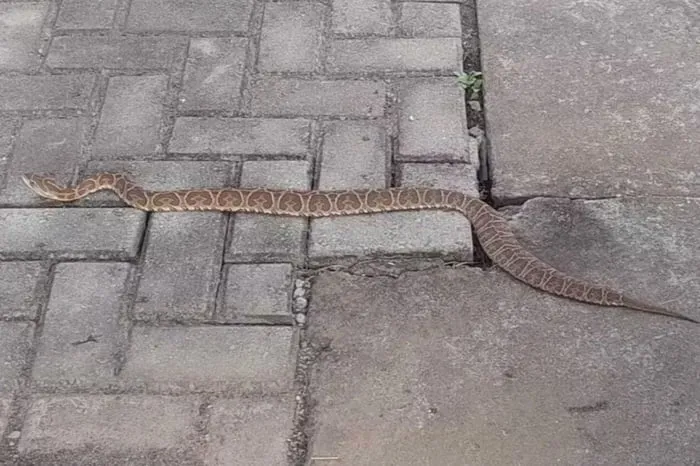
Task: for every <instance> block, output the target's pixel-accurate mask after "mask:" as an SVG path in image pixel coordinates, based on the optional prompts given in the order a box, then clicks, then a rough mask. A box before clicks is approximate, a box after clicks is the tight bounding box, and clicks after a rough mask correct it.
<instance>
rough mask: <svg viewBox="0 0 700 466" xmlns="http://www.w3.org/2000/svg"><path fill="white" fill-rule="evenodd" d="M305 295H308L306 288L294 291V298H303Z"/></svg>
mask: <svg viewBox="0 0 700 466" xmlns="http://www.w3.org/2000/svg"><path fill="white" fill-rule="evenodd" d="M305 294H306V290H305V289H304V288H295V289H294V297H295V298H303V297H304V295H305Z"/></svg>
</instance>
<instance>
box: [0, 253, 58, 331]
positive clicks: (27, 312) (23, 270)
mask: <svg viewBox="0 0 700 466" xmlns="http://www.w3.org/2000/svg"><path fill="white" fill-rule="evenodd" d="M47 274H48V270H47V265H46V264H42V263H40V262H0V303H1V304H0V317H2V318H6V319H8V318H11V319H18V318H24V319H34V318H36V315H37V311H38V310H39V306H40V305H41V298H42V297H43V292H42V287H43V286H44V284H45V283H46V279H47Z"/></svg>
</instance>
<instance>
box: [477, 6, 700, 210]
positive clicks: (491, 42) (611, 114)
mask: <svg viewBox="0 0 700 466" xmlns="http://www.w3.org/2000/svg"><path fill="white" fill-rule="evenodd" d="M690 5H692V7H691V6H690ZM569 6H571V8H569ZM543 31H547V32H546V33H543ZM479 35H480V36H481V37H480V42H481V44H482V46H483V48H482V51H481V57H482V62H483V72H484V76H485V86H486V88H487V92H486V93H485V94H484V98H485V107H486V108H487V109H488V116H487V118H488V122H487V125H488V127H489V144H490V154H491V169H492V174H493V175H492V180H493V191H492V193H493V195H494V197H495V198H496V199H497V200H498V201H499V202H503V201H504V200H506V199H522V198H532V197H534V196H551V197H578V198H582V197H613V196H617V195H632V196H644V195H653V196H698V194H700V183H699V182H698V168H697V167H698V138H697V135H698V134H700V118H699V117H698V102H700V86H698V69H697V64H698V58H697V55H698V52H697V50H698V42H699V41H700V28H699V27H698V9H697V2H680V3H674V2H657V1H654V0H641V1H636V2H625V1H621V0H613V1H610V2H605V3H602V4H598V3H591V2H578V3H575V4H572V5H568V6H567V4H565V3H562V2H559V1H557V0H547V1H542V2H539V4H538V6H537V8H532V5H528V4H526V3H523V2H521V1H516V0H507V1H504V2H482V4H480V5H479ZM661 80H663V83H664V84H662V85H660V82H661ZM582 83H585V86H582V85H581V84H582ZM591 89H595V90H596V91H595V92H591V91H590V90H591Z"/></svg>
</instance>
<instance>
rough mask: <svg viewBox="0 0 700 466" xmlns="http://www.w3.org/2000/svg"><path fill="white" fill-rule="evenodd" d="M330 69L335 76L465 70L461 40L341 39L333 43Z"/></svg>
mask: <svg viewBox="0 0 700 466" xmlns="http://www.w3.org/2000/svg"><path fill="white" fill-rule="evenodd" d="M328 69H329V70H330V71H332V72H335V73H357V72H361V71H367V72H369V71H436V72H449V73H453V72H455V71H458V70H461V69H462V45H461V42H460V40H459V39H458V38H451V37H446V38H425V39H423V38H420V39H412V38H411V39H404V38H401V39H398V38H397V39H393V38H391V39H389V38H386V39H385V38H371V39H340V40H334V41H332V42H331V44H330V52H329V56H328Z"/></svg>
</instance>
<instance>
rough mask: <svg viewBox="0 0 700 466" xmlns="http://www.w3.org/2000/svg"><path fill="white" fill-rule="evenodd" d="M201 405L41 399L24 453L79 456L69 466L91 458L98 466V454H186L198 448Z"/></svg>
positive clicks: (27, 427)
mask: <svg viewBox="0 0 700 466" xmlns="http://www.w3.org/2000/svg"><path fill="white" fill-rule="evenodd" d="M200 403H201V400H200V399H199V398H198V397H196V396H180V397H167V396H150V395H37V396H34V397H33V398H32V400H31V406H30V408H29V411H28V413H27V417H26V421H25V424H24V428H23V429H22V438H21V440H20V442H19V451H20V452H21V453H35V454H36V453H39V454H41V453H45V454H51V453H53V452H58V451H66V450H68V453H70V451H71V450H74V451H75V452H76V457H75V458H73V460H74V461H76V462H75V463H68V462H67V463H65V464H82V463H83V461H82V460H83V459H86V458H87V459H92V460H93V461H94V459H95V458H94V457H93V455H95V453H96V452H97V453H99V452H104V453H106V454H115V453H116V454H120V453H121V454H124V455H126V454H131V455H134V456H138V453H139V451H146V452H148V451H149V450H150V451H159V450H179V451H181V452H183V453H186V452H187V450H188V449H190V448H192V447H193V446H194V443H195V442H196V438H197V430H196V429H197V418H198V416H199V405H200ZM90 450H92V451H90ZM95 450H96V452H95ZM81 453H82V455H81ZM91 457H92V458H91ZM102 461H104V460H102ZM43 464H47V463H43ZM62 464H63V463H62ZM92 464H110V463H104V462H101V461H99V460H98V461H97V463H92ZM171 464H172V463H171Z"/></svg>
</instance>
